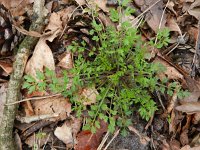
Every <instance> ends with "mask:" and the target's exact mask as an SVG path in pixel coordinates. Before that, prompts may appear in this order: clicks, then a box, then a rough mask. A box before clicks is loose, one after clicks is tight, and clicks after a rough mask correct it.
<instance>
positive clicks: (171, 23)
mask: <svg viewBox="0 0 200 150" xmlns="http://www.w3.org/2000/svg"><path fill="white" fill-rule="evenodd" d="M166 26H167V27H168V28H169V29H170V30H171V31H176V32H178V33H179V34H180V35H182V32H181V29H180V28H179V26H178V24H177V21H176V20H175V18H174V17H170V18H167V25H166Z"/></svg>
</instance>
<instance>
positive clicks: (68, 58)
mask: <svg viewBox="0 0 200 150" xmlns="http://www.w3.org/2000/svg"><path fill="white" fill-rule="evenodd" d="M62 57H63V58H61V60H60V62H59V63H58V65H57V66H60V67H62V68H65V69H72V68H73V60H72V54H71V52H66V53H64V56H63V55H62Z"/></svg>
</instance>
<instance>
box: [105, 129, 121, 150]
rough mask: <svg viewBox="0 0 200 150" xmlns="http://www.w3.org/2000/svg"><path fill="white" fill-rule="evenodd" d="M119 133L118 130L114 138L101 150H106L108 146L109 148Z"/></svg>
mask: <svg viewBox="0 0 200 150" xmlns="http://www.w3.org/2000/svg"><path fill="white" fill-rule="evenodd" d="M119 131H120V129H119V130H117V131H116V132H115V134H114V136H113V137H112V139H111V140H110V142H108V144H107V145H106V147H105V148H104V149H103V150H107V148H108V146H109V145H110V144H111V143H112V141H113V140H114V139H115V138H116V137H117V136H118V134H119Z"/></svg>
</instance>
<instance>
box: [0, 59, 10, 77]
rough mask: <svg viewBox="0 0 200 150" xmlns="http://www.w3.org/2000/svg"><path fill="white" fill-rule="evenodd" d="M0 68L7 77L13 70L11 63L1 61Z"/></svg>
mask: <svg viewBox="0 0 200 150" xmlns="http://www.w3.org/2000/svg"><path fill="white" fill-rule="evenodd" d="M0 67H1V68H2V69H3V70H4V71H5V72H6V74H7V75H10V74H11V72H12V70H13V68H12V64H11V63H9V62H5V61H1V60H0Z"/></svg>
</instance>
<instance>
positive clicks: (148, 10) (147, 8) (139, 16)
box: [132, 0, 161, 22]
mask: <svg viewBox="0 0 200 150" xmlns="http://www.w3.org/2000/svg"><path fill="white" fill-rule="evenodd" d="M160 1H161V0H158V1H156V2H155V3H154V4H153V5H151V6H150V7H149V8H147V9H146V10H145V11H143V12H142V13H141V14H140V15H139V16H137V17H136V18H135V19H133V21H132V22H134V21H135V20H137V19H139V18H140V17H141V16H143V15H144V14H145V13H146V12H147V11H149V10H150V9H151V8H152V7H154V6H155V5H156V4H157V3H158V2H160Z"/></svg>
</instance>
